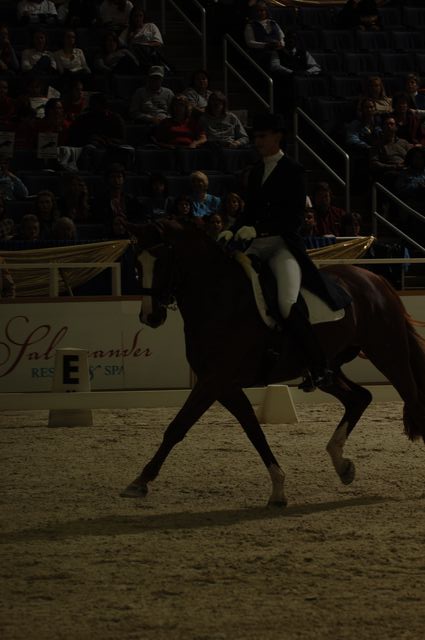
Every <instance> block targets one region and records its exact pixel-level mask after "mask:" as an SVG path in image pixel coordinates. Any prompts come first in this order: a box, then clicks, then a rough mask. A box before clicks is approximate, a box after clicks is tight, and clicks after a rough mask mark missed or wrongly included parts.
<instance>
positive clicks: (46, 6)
mask: <svg viewBox="0 0 425 640" xmlns="http://www.w3.org/2000/svg"><path fill="white" fill-rule="evenodd" d="M17 16H18V21H19V22H21V23H26V22H31V23H34V22H45V23H55V22H57V19H58V13H57V11H56V7H55V4H54V2H50V0H21V1H20V2H18V6H17Z"/></svg>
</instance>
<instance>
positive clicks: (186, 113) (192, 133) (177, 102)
mask: <svg viewBox="0 0 425 640" xmlns="http://www.w3.org/2000/svg"><path fill="white" fill-rule="evenodd" d="M170 114H171V115H170V117H169V118H164V119H163V120H161V122H160V123H159V125H158V126H157V127H156V128H155V131H154V133H153V135H152V139H153V141H154V142H156V143H157V144H158V145H159V146H160V147H162V148H164V149H175V148H176V147H186V148H189V149H197V148H198V147H200V146H202V145H203V144H205V142H206V141H207V135H206V133H205V131H204V130H203V129H202V127H201V125H200V124H199V122H198V121H197V120H195V119H194V118H192V117H191V109H190V105H189V101H188V99H187V98H186V96H183V95H176V96H174V98H173V100H172V101H171V105H170Z"/></svg>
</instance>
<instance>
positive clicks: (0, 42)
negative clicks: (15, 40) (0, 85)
mask: <svg viewBox="0 0 425 640" xmlns="http://www.w3.org/2000/svg"><path fill="white" fill-rule="evenodd" d="M17 71H19V61H18V57H17V55H16V52H15V49H14V48H13V46H12V44H11V43H10V40H9V29H8V28H7V25H5V24H2V23H0V73H16V72H17Z"/></svg>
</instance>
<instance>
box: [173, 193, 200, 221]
mask: <svg viewBox="0 0 425 640" xmlns="http://www.w3.org/2000/svg"><path fill="white" fill-rule="evenodd" d="M169 215H170V218H172V219H174V220H178V221H179V222H192V221H193V220H194V218H195V216H194V213H193V202H192V199H191V197H190V196H188V195H185V194H181V195H179V196H177V197H176V198H174V200H173V202H172V205H171V207H170V214H169Z"/></svg>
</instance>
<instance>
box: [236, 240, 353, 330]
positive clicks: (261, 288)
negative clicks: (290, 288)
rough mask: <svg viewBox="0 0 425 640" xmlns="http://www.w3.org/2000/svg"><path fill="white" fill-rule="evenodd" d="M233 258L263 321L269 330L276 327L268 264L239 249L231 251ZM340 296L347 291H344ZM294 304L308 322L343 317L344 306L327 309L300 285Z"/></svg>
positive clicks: (277, 315)
mask: <svg viewBox="0 0 425 640" xmlns="http://www.w3.org/2000/svg"><path fill="white" fill-rule="evenodd" d="M235 259H236V260H237V262H239V264H240V265H241V266H242V268H243V269H244V271H245V273H246V275H247V277H248V279H249V280H250V282H251V285H252V290H253V293H254V299H255V302H256V305H257V309H258V312H259V314H260V316H261V318H262V320H263V322H264V323H265V324H266V325H267V326H268V327H269V328H270V329H278V328H279V327H280V326H281V324H282V318H281V315H280V312H279V307H278V302H277V285H276V279H275V277H274V275H273V273H272V271H271V269H270V267H269V265H268V264H267V263H266V262H263V261H261V260H259V259H258V258H257V257H256V256H249V255H247V254H245V253H242V252H240V251H237V252H236V253H235ZM322 275H325V274H322ZM325 277H328V276H325ZM332 285H333V286H334V287H335V286H337V287H338V285H337V283H335V281H333V282H332ZM344 295H345V296H346V295H347V294H346V293H345V292H344ZM298 304H300V305H301V306H302V307H303V308H304V310H305V313H306V316H307V317H308V319H309V321H310V323H311V324H319V323H322V322H336V321H338V320H342V318H344V317H345V309H344V308H342V309H338V310H336V311H335V310H333V309H331V307H330V306H329V305H328V304H327V303H326V302H325V301H324V300H322V299H321V298H319V296H317V295H316V294H315V293H312V292H311V291H309V290H308V289H306V288H304V287H301V291H300V295H299V298H298Z"/></svg>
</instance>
